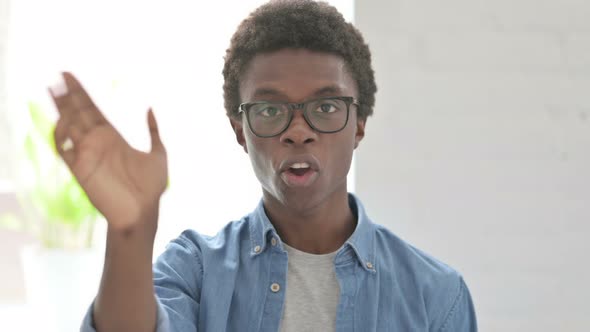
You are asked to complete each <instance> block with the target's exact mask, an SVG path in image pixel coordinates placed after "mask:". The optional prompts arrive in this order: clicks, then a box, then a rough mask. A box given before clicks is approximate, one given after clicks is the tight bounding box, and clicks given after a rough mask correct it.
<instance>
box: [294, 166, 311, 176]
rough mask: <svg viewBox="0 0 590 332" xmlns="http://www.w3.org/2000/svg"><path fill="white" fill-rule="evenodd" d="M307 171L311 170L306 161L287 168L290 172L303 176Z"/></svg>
mask: <svg viewBox="0 0 590 332" xmlns="http://www.w3.org/2000/svg"><path fill="white" fill-rule="evenodd" d="M309 171H311V167H310V166H309V164H308V163H295V164H293V165H291V167H289V170H288V172H291V173H293V174H294V175H296V176H303V175H305V173H307V172H309Z"/></svg>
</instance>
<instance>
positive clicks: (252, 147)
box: [245, 135, 272, 180]
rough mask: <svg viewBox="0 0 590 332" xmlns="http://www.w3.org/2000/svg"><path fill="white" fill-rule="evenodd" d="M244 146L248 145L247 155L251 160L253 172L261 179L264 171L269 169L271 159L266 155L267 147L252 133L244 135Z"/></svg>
mask: <svg viewBox="0 0 590 332" xmlns="http://www.w3.org/2000/svg"><path fill="white" fill-rule="evenodd" d="M245 139H246V146H247V147H248V156H249V157H250V161H251V162H252V167H253V169H254V173H256V175H257V176H258V178H259V179H261V176H263V175H264V174H265V173H266V172H269V171H271V164H272V163H271V161H270V157H269V156H268V154H269V153H268V151H269V150H268V149H267V148H266V146H265V144H264V143H265V142H262V141H260V140H261V139H260V138H258V137H255V136H253V135H246V137H245ZM261 180H262V179H261Z"/></svg>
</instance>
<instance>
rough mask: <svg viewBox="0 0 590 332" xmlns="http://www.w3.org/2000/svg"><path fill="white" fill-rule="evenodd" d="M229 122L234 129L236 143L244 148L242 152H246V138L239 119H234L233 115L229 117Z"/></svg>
mask: <svg viewBox="0 0 590 332" xmlns="http://www.w3.org/2000/svg"><path fill="white" fill-rule="evenodd" d="M229 123H230V124H231V127H232V128H233V130H234V134H236V141H237V142H238V144H240V145H241V146H242V148H244V152H246V153H248V147H247V145H246V138H245V137H244V125H243V122H242V121H241V119H236V118H233V117H230V118H229Z"/></svg>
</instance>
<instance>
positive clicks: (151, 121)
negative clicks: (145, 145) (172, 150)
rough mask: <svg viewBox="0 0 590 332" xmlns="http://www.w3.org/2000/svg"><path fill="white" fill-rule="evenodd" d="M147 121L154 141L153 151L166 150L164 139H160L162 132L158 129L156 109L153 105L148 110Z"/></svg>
mask: <svg viewBox="0 0 590 332" xmlns="http://www.w3.org/2000/svg"><path fill="white" fill-rule="evenodd" d="M147 121H148V127H149V129H150V137H151V141H152V152H155V151H164V144H162V140H161V139H160V132H159V131H158V123H157V122H156V117H155V116H154V111H153V110H152V108H151V107H150V109H149V110H148V119H147Z"/></svg>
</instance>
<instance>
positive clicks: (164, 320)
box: [80, 299, 170, 332]
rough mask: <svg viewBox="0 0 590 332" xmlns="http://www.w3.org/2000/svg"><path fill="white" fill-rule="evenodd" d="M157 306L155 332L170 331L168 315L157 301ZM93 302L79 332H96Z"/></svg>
mask: <svg viewBox="0 0 590 332" xmlns="http://www.w3.org/2000/svg"><path fill="white" fill-rule="evenodd" d="M156 300H157V299H156ZM157 306H158V313H157V323H156V324H157V328H156V332H168V331H170V329H169V328H168V326H169V325H170V320H169V318H168V314H167V313H166V311H165V310H164V307H163V306H162V304H161V303H160V301H157ZM93 312H94V301H93V302H92V304H91V305H90V308H88V311H87V312H86V315H85V316H84V320H83V321H82V326H80V332H96V329H95V328H94V314H93Z"/></svg>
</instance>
